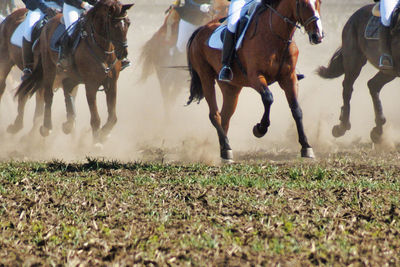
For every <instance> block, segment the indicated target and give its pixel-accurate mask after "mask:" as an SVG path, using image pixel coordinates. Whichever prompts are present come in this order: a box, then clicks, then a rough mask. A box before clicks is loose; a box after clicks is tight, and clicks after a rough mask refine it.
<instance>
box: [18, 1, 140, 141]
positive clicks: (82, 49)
mask: <svg viewBox="0 0 400 267" xmlns="http://www.w3.org/2000/svg"><path fill="white" fill-rule="evenodd" d="M132 6H133V4H127V5H123V4H121V2H119V1H116V0H100V1H99V2H97V4H96V5H95V6H94V7H93V8H92V9H91V10H89V11H88V12H87V14H86V15H85V16H84V20H83V22H82V29H83V32H84V33H86V34H84V35H83V37H82V39H81V40H80V43H79V44H78V46H77V48H76V50H75V52H74V54H73V56H72V57H73V62H74V64H72V65H71V66H70V67H68V68H67V69H65V70H60V69H57V66H56V64H57V60H58V53H57V52H53V51H52V50H51V48H50V39H51V37H52V35H53V33H54V31H55V30H56V28H57V27H58V25H59V24H60V23H61V22H60V21H61V16H60V15H59V16H56V17H54V18H53V19H51V20H50V21H49V22H48V23H47V24H46V26H45V27H44V28H43V31H42V33H41V36H40V50H41V52H40V54H41V66H38V67H36V68H35V69H34V70H33V74H32V75H31V77H30V78H29V79H27V80H25V81H24V82H22V84H21V85H20V87H19V88H18V91H17V93H16V95H17V96H18V98H20V97H24V96H26V95H29V94H32V93H33V92H35V90H37V89H38V85H40V86H43V88H44V99H45V111H44V122H43V125H42V126H41V127H40V133H41V135H42V136H43V137H46V136H48V135H49V134H50V132H51V130H52V118H51V107H52V102H53V90H52V87H53V84H54V83H56V84H57V83H61V84H62V86H63V89H64V96H65V101H66V103H65V105H66V109H67V121H66V122H65V123H64V124H63V131H64V133H66V134H68V133H70V132H71V131H72V129H73V128H74V125H75V117H76V115H75V109H74V105H73V100H72V95H71V93H72V91H73V88H74V87H76V86H77V85H78V84H81V83H83V84H85V88H86V98H87V102H88V105H89V109H90V114H91V119H90V124H91V127H92V133H93V138H94V142H95V143H102V142H103V141H104V140H105V138H106V137H107V135H108V134H109V133H110V132H111V130H112V128H113V127H114V126H115V124H116V123H117V115H116V98H117V80H118V77H119V73H120V71H121V59H123V58H125V57H126V56H127V54H128V49H127V48H128V44H127V33H128V28H129V26H130V20H129V18H128V15H127V11H128V9H130V8H131V7H132ZM100 86H103V87H104V91H105V94H106V101H107V109H108V120H107V122H106V123H105V124H104V126H103V127H102V128H100V117H99V113H98V109H97V102H96V95H97V92H98V90H99V87H100ZM68 96H70V97H68Z"/></svg>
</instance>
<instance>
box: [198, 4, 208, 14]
mask: <svg viewBox="0 0 400 267" xmlns="http://www.w3.org/2000/svg"><path fill="white" fill-rule="evenodd" d="M210 9H211V5H210V4H202V5H201V6H200V11H201V12H203V13H209V12H210Z"/></svg>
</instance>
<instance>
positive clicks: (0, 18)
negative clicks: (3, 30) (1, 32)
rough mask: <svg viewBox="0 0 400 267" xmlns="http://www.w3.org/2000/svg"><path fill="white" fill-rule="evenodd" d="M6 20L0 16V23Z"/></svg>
mask: <svg viewBox="0 0 400 267" xmlns="http://www.w3.org/2000/svg"><path fill="white" fill-rule="evenodd" d="M4 19H5V17H3V16H2V15H0V23H2V22H3V20H4Z"/></svg>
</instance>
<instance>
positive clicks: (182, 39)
mask: <svg viewBox="0 0 400 267" xmlns="http://www.w3.org/2000/svg"><path fill="white" fill-rule="evenodd" d="M198 27H199V26H198V25H193V24H191V23H189V22H187V21H185V20H183V19H181V20H180V21H179V30H178V40H177V41H176V48H178V50H179V52H181V53H183V52H185V51H186V45H187V43H188V41H189V39H190V36H192V34H193V33H194V31H195V30H197V28H198Z"/></svg>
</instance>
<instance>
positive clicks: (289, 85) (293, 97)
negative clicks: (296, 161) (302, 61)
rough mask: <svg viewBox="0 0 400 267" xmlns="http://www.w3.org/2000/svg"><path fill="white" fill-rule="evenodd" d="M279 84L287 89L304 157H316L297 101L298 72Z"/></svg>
mask: <svg viewBox="0 0 400 267" xmlns="http://www.w3.org/2000/svg"><path fill="white" fill-rule="evenodd" d="M279 84H280V86H281V87H282V89H283V90H284V91H285V95H286V99H287V101H288V103H289V107H290V110H291V112H292V116H293V118H294V120H295V122H296V126H297V133H298V135H299V143H300V145H301V156H302V157H303V158H314V152H313V149H312V148H311V146H310V145H309V144H308V140H307V136H306V134H305V132H304V126H303V112H302V110H301V108H300V105H299V102H298V101H297V96H298V84H297V77H296V74H295V73H293V74H292V75H290V76H289V77H288V78H286V79H284V80H283V81H281V82H279Z"/></svg>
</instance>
